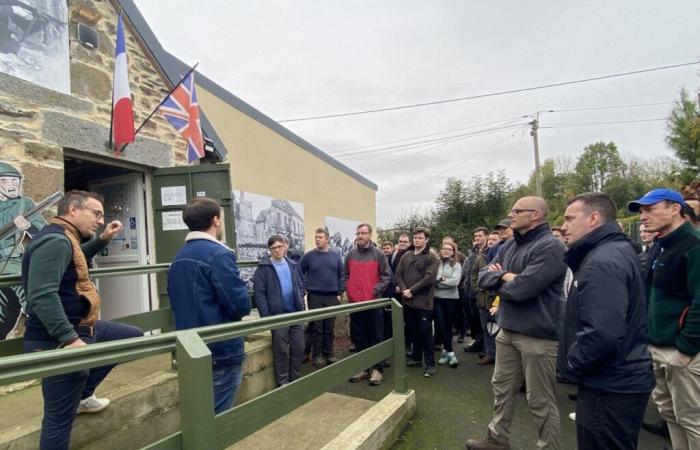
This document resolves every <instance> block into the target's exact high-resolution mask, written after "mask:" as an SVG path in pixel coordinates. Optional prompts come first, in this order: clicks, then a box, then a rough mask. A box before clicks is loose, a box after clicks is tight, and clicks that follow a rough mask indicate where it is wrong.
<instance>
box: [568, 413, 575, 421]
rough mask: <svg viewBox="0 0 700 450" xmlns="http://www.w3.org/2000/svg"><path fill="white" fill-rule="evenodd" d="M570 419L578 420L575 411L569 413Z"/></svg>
mask: <svg viewBox="0 0 700 450" xmlns="http://www.w3.org/2000/svg"><path fill="white" fill-rule="evenodd" d="M569 420H570V421H572V422H576V413H575V412H572V413H569Z"/></svg>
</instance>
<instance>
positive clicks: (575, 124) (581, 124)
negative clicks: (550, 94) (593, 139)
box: [540, 118, 668, 129]
mask: <svg viewBox="0 0 700 450" xmlns="http://www.w3.org/2000/svg"><path fill="white" fill-rule="evenodd" d="M666 120H668V118H659V119H638V120H611V121H606V122H571V123H550V124H548V125H547V126H546V127H540V129H543V128H566V127H586V126H592V125H610V124H620V123H644V122H660V121H666Z"/></svg>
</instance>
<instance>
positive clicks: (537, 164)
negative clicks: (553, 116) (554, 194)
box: [530, 111, 542, 197]
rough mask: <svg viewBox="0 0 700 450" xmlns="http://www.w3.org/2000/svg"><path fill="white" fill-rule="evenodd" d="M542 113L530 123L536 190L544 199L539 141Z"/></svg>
mask: <svg viewBox="0 0 700 450" xmlns="http://www.w3.org/2000/svg"><path fill="white" fill-rule="evenodd" d="M539 118H540V112H539V111H537V114H536V115H535V118H534V119H533V120H532V122H530V125H531V126H532V130H531V131H530V136H532V142H533V143H534V144H535V188H536V190H537V196H538V197H542V173H541V172H540V145H539V142H538V140H537V129H538V128H539V127H540V121H539Z"/></svg>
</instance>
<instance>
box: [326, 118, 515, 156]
mask: <svg viewBox="0 0 700 450" xmlns="http://www.w3.org/2000/svg"><path fill="white" fill-rule="evenodd" d="M523 125H527V124H526V123H516V124H512V125H503V126H500V127H493V128H486V129H483V130H476V131H472V132H469V133H462V134H455V135H451V136H443V137H439V138H433V139H427V140H423V141H416V142H410V143H407V144H397V145H391V146H387V147H382V148H369V149H363V150H356V151H352V152H346V153H343V154H341V155H338V154H333V157H336V158H342V159H352V158H356V157H358V156H364V155H378V154H382V153H389V152H391V153H396V152H403V151H406V150H412V149H415V148H420V147H424V146H426V145H432V144H436V143H442V142H445V141H451V140H453V139H455V138H457V139H460V138H466V137H477V136H483V135H485V134H490V133H491V132H494V131H500V130H507V129H510V128H518V127H521V126H523Z"/></svg>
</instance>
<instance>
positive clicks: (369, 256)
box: [345, 242, 391, 303]
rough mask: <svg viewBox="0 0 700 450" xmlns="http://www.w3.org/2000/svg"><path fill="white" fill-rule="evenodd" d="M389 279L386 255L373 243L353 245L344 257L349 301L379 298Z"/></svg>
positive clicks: (346, 289) (389, 271)
mask: <svg viewBox="0 0 700 450" xmlns="http://www.w3.org/2000/svg"><path fill="white" fill-rule="evenodd" d="M390 281H391V268H390V267H389V263H388V262H387V260H386V256H384V254H383V253H382V252H381V250H379V249H378V248H377V247H376V246H375V245H374V244H373V243H371V242H370V244H369V246H368V247H366V248H360V247H357V246H356V247H354V248H353V249H352V250H350V253H348V254H347V256H346V257H345V291H346V292H347V293H348V300H349V301H350V303H356V302H364V301H367V300H374V299H376V298H380V297H381V295H382V293H383V292H384V289H386V287H387V286H388V285H389V282H390Z"/></svg>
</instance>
